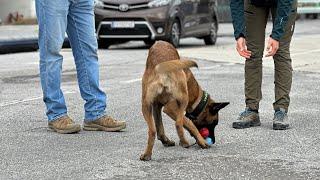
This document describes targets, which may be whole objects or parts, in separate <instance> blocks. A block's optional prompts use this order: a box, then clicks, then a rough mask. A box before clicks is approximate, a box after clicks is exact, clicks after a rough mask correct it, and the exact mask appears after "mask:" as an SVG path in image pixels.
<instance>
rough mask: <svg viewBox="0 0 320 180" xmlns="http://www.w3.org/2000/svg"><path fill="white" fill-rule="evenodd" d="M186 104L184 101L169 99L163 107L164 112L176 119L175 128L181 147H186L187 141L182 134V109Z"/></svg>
mask: <svg viewBox="0 0 320 180" xmlns="http://www.w3.org/2000/svg"><path fill="white" fill-rule="evenodd" d="M186 106H187V103H186V102H184V101H178V100H176V101H171V102H169V103H168V104H166V105H165V107H164V110H163V111H164V112H165V113H166V114H167V115H168V116H169V117H171V118H172V119H173V120H175V121H176V129H177V133H178V136H179V139H180V145H181V146H182V147H185V148H188V147H189V143H188V141H187V140H186V138H185V136H184V129H183V126H184V120H183V119H184V110H185V107H186Z"/></svg>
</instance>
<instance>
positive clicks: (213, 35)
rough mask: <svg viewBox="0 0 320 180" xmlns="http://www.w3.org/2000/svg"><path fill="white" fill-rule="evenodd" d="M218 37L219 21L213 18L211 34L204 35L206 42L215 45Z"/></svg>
mask: <svg viewBox="0 0 320 180" xmlns="http://www.w3.org/2000/svg"><path fill="white" fill-rule="evenodd" d="M217 38H218V22H217V20H216V19H213V21H212V23H211V25H210V34H209V35H207V36H204V37H203V40H204V43H205V44H206V45H215V44H216V42H217Z"/></svg>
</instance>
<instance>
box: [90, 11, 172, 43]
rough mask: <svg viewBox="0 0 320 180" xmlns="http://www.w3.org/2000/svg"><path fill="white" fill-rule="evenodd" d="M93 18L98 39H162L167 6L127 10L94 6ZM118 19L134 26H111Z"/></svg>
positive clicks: (164, 33) (165, 27) (166, 18)
mask: <svg viewBox="0 0 320 180" xmlns="http://www.w3.org/2000/svg"><path fill="white" fill-rule="evenodd" d="M95 18H96V30H97V38H98V39H103V38H108V39H152V40H156V39H163V38H164V37H166V34H167V30H168V26H169V16H168V7H167V6H164V7H159V8H152V9H144V10H135V11H128V12H119V11H117V10H105V9H100V8H96V9H95ZM119 21H120V22H130V23H133V24H134V27H130V28H128V27H123V28H121V27H117V28H115V27H113V23H114V22H119ZM159 28H160V29H159ZM161 29H162V31H160V30H161Z"/></svg>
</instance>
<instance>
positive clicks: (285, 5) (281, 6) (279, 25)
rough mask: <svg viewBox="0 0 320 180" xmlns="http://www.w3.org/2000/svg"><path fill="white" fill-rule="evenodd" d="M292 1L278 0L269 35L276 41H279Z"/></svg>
mask: <svg viewBox="0 0 320 180" xmlns="http://www.w3.org/2000/svg"><path fill="white" fill-rule="evenodd" d="M293 1H294V0H278V4H277V16H276V18H275V21H274V23H273V29H272V34H271V37H272V38H273V39H275V40H277V41H279V40H280V39H281V37H282V36H283V34H284V31H285V27H286V24H287V22H288V19H289V15H290V12H291V10H292V4H293Z"/></svg>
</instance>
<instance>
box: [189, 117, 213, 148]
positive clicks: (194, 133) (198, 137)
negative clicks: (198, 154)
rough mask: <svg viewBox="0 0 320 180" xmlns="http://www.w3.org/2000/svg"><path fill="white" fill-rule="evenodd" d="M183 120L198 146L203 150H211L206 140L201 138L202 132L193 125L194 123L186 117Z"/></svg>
mask: <svg viewBox="0 0 320 180" xmlns="http://www.w3.org/2000/svg"><path fill="white" fill-rule="evenodd" d="M183 120H184V123H183V125H184V127H185V128H186V129H187V130H188V131H189V133H190V134H191V135H192V136H193V137H194V138H195V139H196V141H197V144H198V145H199V146H200V147H201V148H209V147H210V146H209V145H208V143H207V142H206V140H204V138H203V137H202V136H201V134H200V132H199V131H198V129H197V127H196V126H195V125H194V124H193V122H192V121H191V120H189V119H187V118H186V117H184V118H183Z"/></svg>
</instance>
